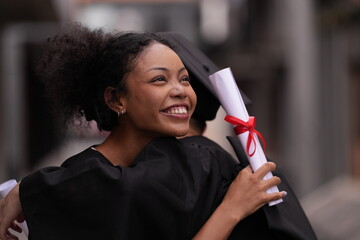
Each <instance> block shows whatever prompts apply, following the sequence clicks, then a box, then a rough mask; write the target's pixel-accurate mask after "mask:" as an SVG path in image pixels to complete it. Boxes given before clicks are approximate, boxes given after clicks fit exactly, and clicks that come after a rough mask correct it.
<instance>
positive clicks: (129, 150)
mask: <svg viewBox="0 0 360 240" xmlns="http://www.w3.org/2000/svg"><path fill="white" fill-rule="evenodd" d="M154 138H155V137H149V136H144V135H143V134H142V135H140V136H139V135H136V134H134V133H129V132H128V131H126V130H125V129H118V128H116V129H114V130H113V131H112V132H111V133H110V135H109V136H108V137H107V138H106V139H105V141H104V142H103V143H101V144H100V145H98V146H97V147H96V150H98V151H99V152H101V153H102V154H103V155H104V156H105V157H106V158H107V159H108V160H109V161H110V162H111V163H112V164H113V165H115V166H123V167H128V166H129V165H130V164H131V163H132V162H133V161H134V159H135V158H136V156H137V155H138V154H139V152H140V151H141V150H142V149H143V148H144V147H145V145H146V144H147V143H149V142H150V141H151V140H152V139H154Z"/></svg>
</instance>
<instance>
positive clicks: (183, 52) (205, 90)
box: [156, 32, 251, 121]
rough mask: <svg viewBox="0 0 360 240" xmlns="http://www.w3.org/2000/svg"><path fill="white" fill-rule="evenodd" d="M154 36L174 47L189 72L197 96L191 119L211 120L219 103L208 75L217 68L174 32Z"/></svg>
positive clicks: (246, 98)
mask: <svg viewBox="0 0 360 240" xmlns="http://www.w3.org/2000/svg"><path fill="white" fill-rule="evenodd" d="M156 34H157V35H158V36H159V37H161V38H163V39H165V40H167V41H169V42H170V43H171V44H173V45H174V46H175V51H176V52H177V54H178V55H179V56H180V58H181V60H182V62H183V63H184V65H185V67H186V69H187V70H188V72H189V75H190V80H191V86H192V87H193V89H194V91H195V93H196V95H197V105H196V108H195V112H194V114H193V117H194V118H195V119H197V120H200V121H208V120H213V119H214V118H215V117H216V113H217V111H218V109H219V107H220V102H219V100H218V99H217V97H216V94H215V91H214V90H213V88H212V86H211V84H210V81H209V75H211V74H213V73H215V72H217V71H219V70H220V69H219V67H218V66H216V65H215V63H214V62H213V61H211V60H210V59H209V58H208V57H207V56H206V55H205V54H204V53H203V52H202V51H201V50H200V49H199V48H197V47H196V46H195V45H194V44H193V43H192V42H190V41H189V40H187V39H186V38H185V37H183V36H182V35H180V34H178V33H175V32H159V33H156ZM240 93H241V96H242V98H243V100H244V103H245V104H249V103H250V102H251V101H250V99H249V98H248V97H247V96H246V95H245V94H244V93H243V92H242V91H241V90H240Z"/></svg>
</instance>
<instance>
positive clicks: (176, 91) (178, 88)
mask: <svg viewBox="0 0 360 240" xmlns="http://www.w3.org/2000/svg"><path fill="white" fill-rule="evenodd" d="M186 96H187V93H186V90H185V87H184V86H182V85H181V84H180V83H177V84H175V85H174V86H173V87H172V89H171V92H170V97H174V98H185V97H186Z"/></svg>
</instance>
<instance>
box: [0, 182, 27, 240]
mask: <svg viewBox="0 0 360 240" xmlns="http://www.w3.org/2000/svg"><path fill="white" fill-rule="evenodd" d="M16 184H17V182H16V180H15V179H11V180H8V181H6V182H4V183H2V184H0V196H1V197H2V198H4V197H5V196H6V195H8V193H9V192H10V191H11V190H12V189H13V188H14V187H15V186H16ZM17 224H18V225H19V226H20V227H21V229H22V231H23V234H24V235H25V236H26V237H27V236H28V235H29V230H28V227H27V224H26V222H25V221H24V222H22V223H17Z"/></svg>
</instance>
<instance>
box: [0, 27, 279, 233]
mask: <svg viewBox="0 0 360 240" xmlns="http://www.w3.org/2000/svg"><path fill="white" fill-rule="evenodd" d="M48 43H49V46H48V49H47V51H46V52H45V55H44V58H43V60H42V62H41V64H40V68H39V71H40V73H41V75H42V76H43V80H44V83H45V85H46V87H47V91H48V95H49V97H51V98H52V99H53V101H54V109H56V111H59V109H60V110H62V112H63V113H64V120H65V122H68V121H69V119H73V117H74V115H75V117H82V116H84V117H85V118H86V120H87V121H90V120H95V121H96V123H97V126H98V128H99V130H107V131H110V132H111V133H110V135H109V136H108V137H107V138H106V139H105V141H104V142H102V143H100V144H98V145H95V146H91V147H90V146H89V148H87V149H85V150H84V151H83V152H81V153H79V154H77V155H75V156H72V157H71V158H69V159H67V160H65V161H64V163H63V164H62V165H61V166H60V167H49V168H44V169H41V170H39V171H36V172H34V173H32V174H30V175H28V176H26V177H25V178H24V179H23V180H22V181H21V183H20V184H19V185H17V186H16V187H15V188H14V190H13V191H11V192H10V193H9V194H8V195H7V197H6V198H5V199H3V200H1V202H0V239H3V240H5V239H16V237H14V236H13V234H12V233H10V232H9V231H8V228H9V227H10V228H12V229H13V230H17V229H18V228H17V227H16V226H15V225H14V223H13V221H14V220H15V219H19V220H20V219H22V218H23V217H22V216H24V217H25V219H26V221H27V224H28V227H29V239H36V240H49V239H52V240H64V239H67V240H71V239H87V240H89V239H90V240H91V239H94V240H95V239H107V240H108V239H114V240H115V239H147V238H149V237H150V238H156V239H166V240H169V239H170V240H171V239H191V238H196V239H207V240H210V239H226V237H227V236H229V234H230V233H231V231H232V229H233V228H234V226H235V225H236V224H237V223H238V222H239V221H240V220H241V219H243V218H245V217H246V216H248V215H249V214H251V213H252V212H254V211H255V210H256V209H258V208H259V207H261V206H262V205H264V204H265V203H267V202H269V201H272V200H275V199H278V198H281V197H283V196H284V194H285V193H284V192H281V193H274V194H267V193H265V190H266V189H267V188H269V187H271V186H273V185H276V184H279V182H280V179H279V178H277V177H273V178H271V179H269V180H262V178H263V176H264V175H265V174H266V173H267V172H268V171H271V170H273V169H274V167H275V166H274V164H271V163H267V164H265V165H264V166H263V167H262V168H260V169H259V170H258V171H257V172H255V173H252V172H251V170H250V168H245V169H244V170H242V171H240V173H239V174H237V176H236V171H235V169H234V168H235V164H234V161H233V159H232V158H231V156H230V155H225V156H223V157H222V158H221V161H220V160H218V158H217V155H216V154H215V153H214V152H213V151H210V150H209V149H207V148H206V147H202V146H201V145H191V146H190V145H187V144H184V143H182V142H180V141H179V140H177V139H176V137H180V136H184V135H186V134H187V133H188V132H189V121H190V118H191V115H192V113H193V112H194V109H195V106H196V95H195V93H194V91H193V89H192V87H191V85H190V83H189V73H188V71H187V69H186V68H185V67H184V64H183V63H182V61H181V60H180V58H179V57H178V55H177V54H176V52H175V51H174V50H173V49H172V46H171V44H169V43H168V42H167V41H165V40H163V39H162V38H160V37H158V36H157V35H155V34H150V33H124V34H110V35H108V34H104V33H103V32H102V31H100V30H98V31H90V30H88V29H87V28H84V27H82V26H79V25H74V26H72V28H70V30H69V31H67V32H65V33H62V34H60V35H58V36H55V37H53V38H51V39H50V40H49V42H48ZM234 172H235V173H234ZM235 176H236V180H235V181H233V182H232V180H233V179H234V178H235ZM231 182H232V183H231ZM230 183H231V184H230ZM229 186H230V187H229ZM228 188H229V191H228V193H227V194H226V195H225V192H226V191H227V189H228ZM224 195H225V197H224ZM223 198H224V200H223V201H222V199H223ZM212 214H213V215H212ZM210 216H211V217H210ZM208 219H209V220H208ZM203 226H204V227H203Z"/></svg>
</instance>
